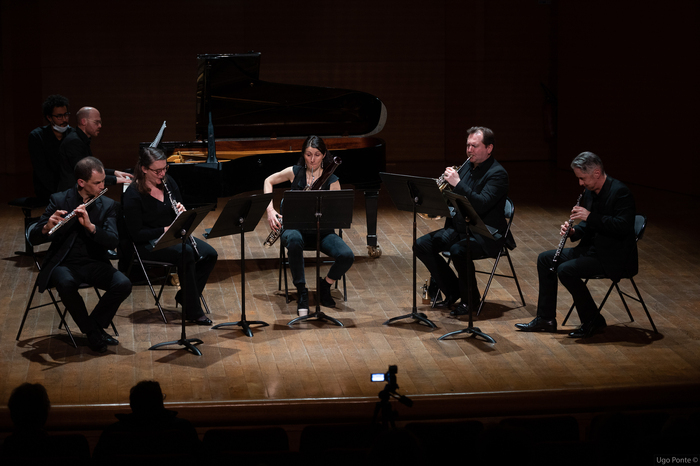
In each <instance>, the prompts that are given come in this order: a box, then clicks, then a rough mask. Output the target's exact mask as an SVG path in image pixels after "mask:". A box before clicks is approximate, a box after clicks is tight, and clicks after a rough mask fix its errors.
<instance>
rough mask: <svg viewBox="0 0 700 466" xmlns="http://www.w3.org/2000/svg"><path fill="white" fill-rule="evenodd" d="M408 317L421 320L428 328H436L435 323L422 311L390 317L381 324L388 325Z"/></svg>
mask: <svg viewBox="0 0 700 466" xmlns="http://www.w3.org/2000/svg"><path fill="white" fill-rule="evenodd" d="M409 317H412V318H414V319H416V320H417V321H419V322H423V323H424V324H426V325H428V326H429V327H430V328H434V329H435V328H437V325H435V324H434V323H433V322H432V321H431V320H430V319H428V316H426V315H425V314H423V313H422V312H411V313H410V314H406V315H403V316H399V317H392V318H391V319H389V320H387V321H386V322H384V323H383V324H382V325H389V324H391V323H392V322H396V321H397V320H402V319H408V318H409Z"/></svg>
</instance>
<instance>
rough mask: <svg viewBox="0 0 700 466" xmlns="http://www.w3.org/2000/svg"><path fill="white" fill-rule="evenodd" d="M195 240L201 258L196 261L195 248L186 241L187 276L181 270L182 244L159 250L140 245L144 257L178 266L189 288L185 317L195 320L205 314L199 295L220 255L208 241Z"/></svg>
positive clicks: (180, 276)
mask: <svg viewBox="0 0 700 466" xmlns="http://www.w3.org/2000/svg"><path fill="white" fill-rule="evenodd" d="M195 241H196V242H197V250H198V251H199V254H200V259H199V260H198V261H195V255H194V249H193V248H192V246H191V245H190V242H189V241H186V242H185V268H186V269H187V271H186V275H185V276H183V275H182V273H181V271H180V264H181V262H180V258H181V257H182V245H181V244H178V245H175V246H170V247H168V248H165V249H159V250H158V251H147V250H145V249H144V248H143V247H139V254H141V258H142V259H148V260H154V261H163V262H172V263H173V264H175V265H176V266H177V268H178V278H179V279H180V283H182V284H184V286H185V289H186V290H187V291H186V293H185V294H186V295H187V296H186V297H185V309H186V312H187V316H186V317H185V318H186V319H190V320H195V319H197V318H199V317H201V316H203V315H204V311H203V310H202V302H201V301H200V299H199V297H200V296H201V294H202V292H203V291H204V287H205V286H206V285H207V280H209V275H210V274H211V272H212V270H214V266H215V265H216V260H217V259H218V257H219V255H218V254H217V252H216V249H214V248H213V247H211V246H210V245H209V244H208V243H206V242H205V241H202V240H200V239H197V238H195Z"/></svg>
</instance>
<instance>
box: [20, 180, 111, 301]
mask: <svg viewBox="0 0 700 466" xmlns="http://www.w3.org/2000/svg"><path fill="white" fill-rule="evenodd" d="M82 203H83V198H82V197H81V196H80V194H78V190H77V189H76V188H71V189H69V190H67V191H63V192H60V193H56V194H53V195H52V196H51V198H50V199H49V205H48V207H47V208H46V211H45V212H44V214H43V215H42V216H41V218H40V219H39V222H38V223H37V224H36V226H35V227H34V228H33V229H32V231H31V233H30V236H29V240H30V241H31V242H32V244H41V243H46V242H48V241H51V246H49V250H48V251H47V253H46V257H45V258H44V262H43V264H42V268H41V272H39V291H40V292H43V291H44V290H45V289H46V288H47V287H48V284H49V280H50V279H51V274H52V273H53V270H54V269H55V268H56V266H58V265H59V264H61V262H62V261H63V260H64V259H65V258H66V257H68V255H69V254H70V251H71V248H72V247H73V243H75V239H76V237H77V236H78V234H81V233H84V232H85V228H83V226H82V225H81V224H80V222H79V221H78V219H77V218H75V217H73V218H72V219H71V220H69V222H68V223H67V224H65V225H63V226H62V227H61V228H59V229H58V231H56V232H55V233H54V234H53V235H51V236H49V235H45V234H43V233H42V232H41V230H42V229H43V228H44V225H46V223H47V222H48V221H49V217H51V215H52V214H53V213H54V212H55V211H57V210H65V211H67V212H69V213H70V212H72V211H73V210H75V208H76V207H78V206H79V205H81V204H82ZM117 213H118V204H117V203H116V202H114V201H113V200H112V199H109V198H107V197H104V196H102V197H100V198H99V199H97V200H95V202H93V203H92V204H91V205H90V206H89V207H88V216H89V217H90V221H91V222H92V223H93V224H94V225H95V227H96V231H95V234H94V235H90V234H87V235H86V237H87V240H86V246H87V251H88V255H89V256H90V258H92V259H94V260H99V261H103V262H107V263H109V259H108V256H107V250H108V249H114V248H116V247H117V243H118V242H119V236H118V235H117Z"/></svg>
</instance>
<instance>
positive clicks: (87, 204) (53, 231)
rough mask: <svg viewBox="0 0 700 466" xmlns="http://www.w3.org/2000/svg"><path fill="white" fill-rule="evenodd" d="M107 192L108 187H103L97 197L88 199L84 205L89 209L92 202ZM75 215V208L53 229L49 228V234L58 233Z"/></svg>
mask: <svg viewBox="0 0 700 466" xmlns="http://www.w3.org/2000/svg"><path fill="white" fill-rule="evenodd" d="M106 192H107V188H105V189H103V190H102V191H100V193H99V194H98V195H97V196H95V197H93V198H92V199H90V200H88V201H87V202H86V203H85V204H83V205H84V206H85V208H86V209H87V208H88V206H90V204H92V203H93V202H95V201H96V200H97V198H99V197H100V196H102V195H103V194H104V193H106ZM73 217H75V210H74V211H73V212H71V213H69V214H68V215H66V216H65V217H63V219H61V221H60V222H58V223H57V224H56V225H54V227H53V228H52V229H50V230H49V235H53V234H54V233H56V230H58V229H59V228H61V227H62V226H63V225H65V224H66V223H68V221H69V220H70V219H72V218H73Z"/></svg>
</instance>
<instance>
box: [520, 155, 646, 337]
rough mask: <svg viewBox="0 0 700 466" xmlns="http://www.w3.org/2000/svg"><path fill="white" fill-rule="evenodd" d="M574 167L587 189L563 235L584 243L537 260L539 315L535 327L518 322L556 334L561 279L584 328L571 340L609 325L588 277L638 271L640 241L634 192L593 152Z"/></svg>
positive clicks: (528, 328)
mask: <svg viewBox="0 0 700 466" xmlns="http://www.w3.org/2000/svg"><path fill="white" fill-rule="evenodd" d="M571 168H572V169H573V170H574V175H576V178H578V180H579V185H580V186H583V187H584V188H585V190H584V192H583V197H582V199H581V202H580V205H577V206H576V207H574V208H573V210H572V211H571V218H570V220H569V222H575V221H577V220H578V221H580V223H578V224H576V225H574V226H572V227H571V228H569V222H564V225H562V226H561V232H560V234H562V235H564V234H567V233H568V235H569V236H568V237H569V239H570V240H571V241H572V242H573V241H579V244H578V245H576V247H573V248H564V249H561V250H560V251H561V252H560V254H559V255H558V256H557V250H552V251H546V252H543V253H541V254H540V255H539V257H538V259H537V273H538V276H539V298H538V301H537V316H536V317H535V318H534V320H532V321H531V322H529V323H526V324H515V326H516V327H517V328H518V329H519V330H521V331H523V332H556V330H557V321H556V308H557V286H558V283H557V280H558V281H561V283H562V285H564V286H565V287H566V289H567V290H568V291H569V293H571V296H572V297H573V298H574V305H575V306H576V311H577V312H578V316H579V319H580V322H581V326H580V327H579V328H577V329H576V330H574V331H573V332H571V333H569V336H570V337H571V338H588V337H590V336H591V335H592V334H594V333H595V332H596V331H599V330H601V329H602V328H604V327H605V326H606V323H605V318H604V317H603V316H602V315H600V311H599V309H598V306H596V304H595V302H594V301H593V298H592V296H591V293H590V291H589V290H588V288H587V287H586V285H585V283H584V280H583V279H585V278H591V277H593V276H596V275H606V276H607V277H610V278H611V279H613V280H616V279H619V278H620V277H621V276H622V275H623V274H624V273H625V272H627V273H633V274H636V273H637V266H638V262H637V243H636V241H635V233H634V218H635V215H636V209H635V204H634V198H633V197H632V193H631V192H630V190H629V189H628V188H627V186H625V185H624V184H623V183H621V182H620V181H618V180H616V179H613V178H612V177H610V176H608V175H607V174H606V173H605V169H604V168H603V162H602V161H601V160H600V158H599V157H598V156H597V155H595V154H594V153H592V152H582V153H581V154H579V155H578V156H577V157H576V158H575V159H574V160H573V161H572V162H571Z"/></svg>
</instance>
